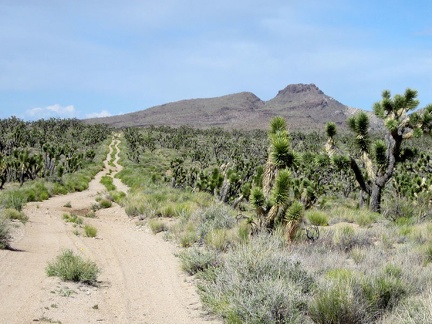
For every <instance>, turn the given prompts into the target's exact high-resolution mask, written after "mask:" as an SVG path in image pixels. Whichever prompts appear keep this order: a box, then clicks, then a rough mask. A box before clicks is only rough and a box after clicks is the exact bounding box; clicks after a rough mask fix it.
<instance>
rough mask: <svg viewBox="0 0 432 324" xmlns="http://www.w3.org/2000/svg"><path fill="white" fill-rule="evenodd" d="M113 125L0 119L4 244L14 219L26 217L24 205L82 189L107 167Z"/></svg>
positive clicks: (0, 209)
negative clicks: (106, 158) (104, 165)
mask: <svg viewBox="0 0 432 324" xmlns="http://www.w3.org/2000/svg"><path fill="white" fill-rule="evenodd" d="M110 134H111V129H110V128H108V127H107V126H105V125H85V124H84V123H82V122H81V121H79V120H76V119H49V120H38V121H35V122H24V121H22V120H20V119H18V118H15V117H11V118H8V119H2V120H0V232H1V233H0V236H1V237H0V246H1V247H6V246H7V245H8V244H9V239H10V234H9V232H10V228H11V226H10V222H11V221H14V220H20V221H25V220H26V216H25V215H24V214H23V213H22V212H21V209H22V207H23V206H24V204H25V203H27V202H29V201H42V200H45V199H48V198H49V197H51V196H53V195H57V194H64V193H67V192H73V191H81V190H84V189H86V188H87V187H88V183H89V182H90V180H91V179H92V178H93V176H94V175H95V174H96V173H97V172H98V171H100V170H101V169H102V168H103V164H102V161H103V160H104V158H105V157H106V155H107V152H108V151H107V147H106V146H107V144H106V143H105V142H106V141H107V140H108V138H109V136H110Z"/></svg>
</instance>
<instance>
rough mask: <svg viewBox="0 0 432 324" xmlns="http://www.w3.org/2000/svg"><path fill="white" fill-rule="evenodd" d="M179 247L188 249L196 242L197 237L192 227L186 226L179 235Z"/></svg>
mask: <svg viewBox="0 0 432 324" xmlns="http://www.w3.org/2000/svg"><path fill="white" fill-rule="evenodd" d="M179 236H180V245H181V246H182V247H190V246H192V245H193V244H194V243H195V242H196V241H197V239H198V238H197V235H196V231H195V228H194V227H193V226H188V227H187V228H186V229H185V230H184V231H182V232H181V233H180V234H179Z"/></svg>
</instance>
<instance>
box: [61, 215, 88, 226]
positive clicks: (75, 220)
mask: <svg viewBox="0 0 432 324" xmlns="http://www.w3.org/2000/svg"><path fill="white" fill-rule="evenodd" d="M63 219H64V220H65V221H66V222H67V223H74V224H77V225H81V224H82V223H83V220H82V218H81V217H79V216H78V215H76V214H66V213H65V214H63Z"/></svg>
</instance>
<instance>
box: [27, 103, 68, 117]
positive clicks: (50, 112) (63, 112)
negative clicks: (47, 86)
mask: <svg viewBox="0 0 432 324" xmlns="http://www.w3.org/2000/svg"><path fill="white" fill-rule="evenodd" d="M26 115H27V116H29V117H30V118H31V119H41V118H51V117H58V118H73V117H76V115H77V112H76V110H75V107H74V106H73V105H69V106H61V105H59V104H54V105H51V106H47V107H43V108H41V107H36V108H32V109H29V110H27V111H26Z"/></svg>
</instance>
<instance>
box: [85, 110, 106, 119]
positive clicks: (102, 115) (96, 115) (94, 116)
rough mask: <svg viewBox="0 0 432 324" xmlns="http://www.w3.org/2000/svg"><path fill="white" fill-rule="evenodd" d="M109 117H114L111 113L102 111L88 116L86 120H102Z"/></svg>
mask: <svg viewBox="0 0 432 324" xmlns="http://www.w3.org/2000/svg"><path fill="white" fill-rule="evenodd" d="M109 116H112V114H111V113H110V112H109V111H107V110H102V111H101V112H95V113H91V114H87V115H86V118H100V117H109Z"/></svg>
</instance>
